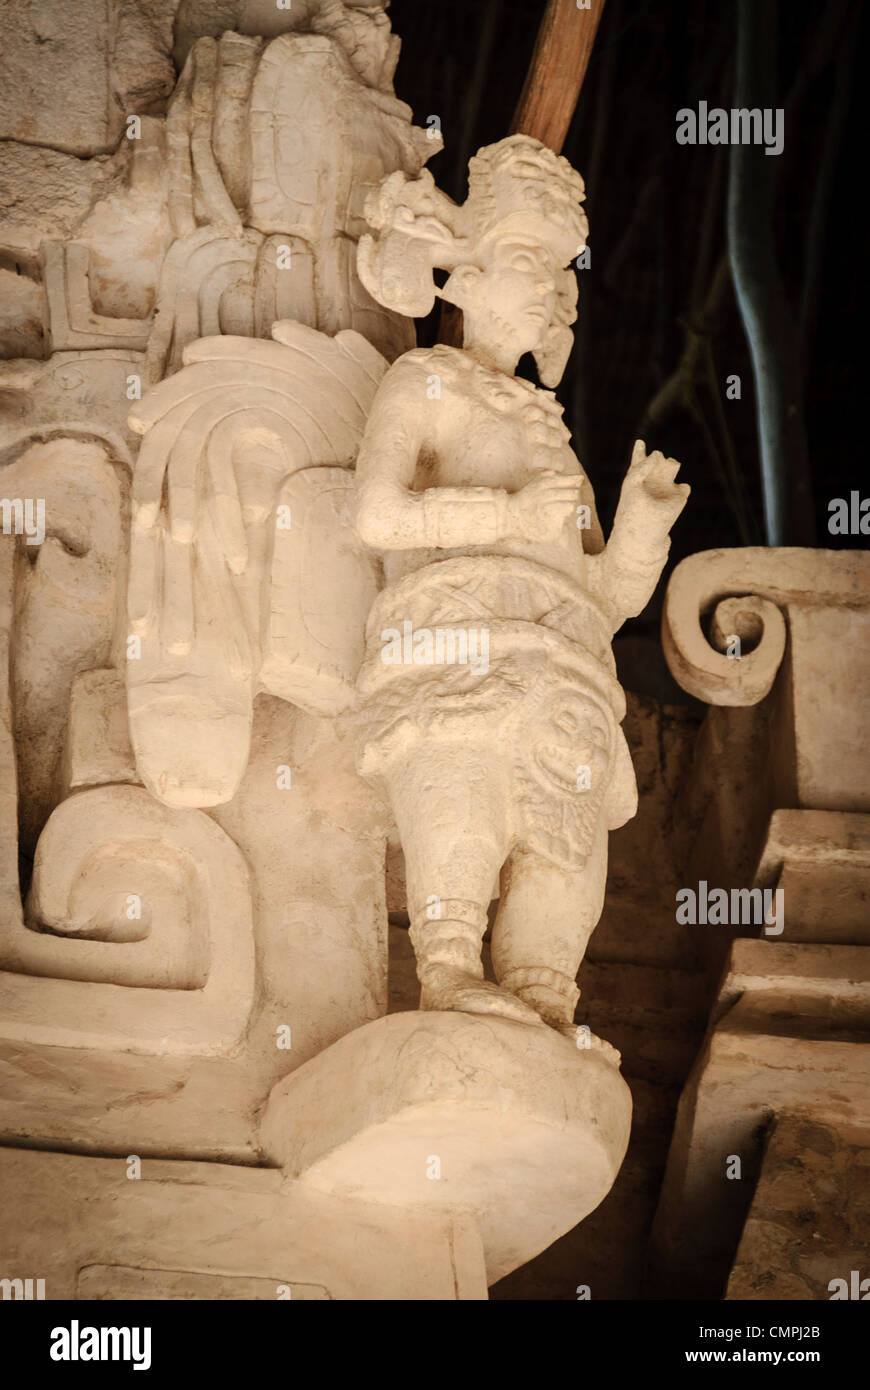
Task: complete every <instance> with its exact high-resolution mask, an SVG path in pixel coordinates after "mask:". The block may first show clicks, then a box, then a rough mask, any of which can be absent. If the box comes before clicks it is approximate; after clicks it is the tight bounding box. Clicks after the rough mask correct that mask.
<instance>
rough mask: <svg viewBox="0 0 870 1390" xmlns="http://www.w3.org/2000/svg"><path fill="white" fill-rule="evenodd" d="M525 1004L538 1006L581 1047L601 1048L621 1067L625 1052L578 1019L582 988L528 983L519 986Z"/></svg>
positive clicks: (543, 1017) (559, 1030) (550, 1022)
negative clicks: (563, 990) (561, 989)
mask: <svg viewBox="0 0 870 1390" xmlns="http://www.w3.org/2000/svg"><path fill="white" fill-rule="evenodd" d="M517 994H518V995H519V996H520V997H521V999H522V1001H523V1002H524V1003H525V1004H528V1005H529V1006H530V1007H531V1008H533V1009H534V1010H535V1012H536V1013H537V1015H538V1017H539V1018H540V1019H541V1021H542V1022H543V1023H546V1024H547V1025H548V1026H549V1027H550V1028H555V1030H556V1032H557V1033H562V1034H563V1035H564V1036H565V1037H566V1038H568V1039H569V1041H570V1042H572V1043H573V1044H574V1046H575V1047H577V1048H579V1049H580V1050H581V1051H589V1052H597V1053H598V1054H599V1055H600V1056H602V1057H605V1058H606V1059H607V1061H609V1062H612V1063H613V1065H614V1066H615V1067H618V1066H619V1065H620V1063H621V1062H622V1055H621V1053H620V1052H619V1051H618V1050H617V1049H616V1048H615V1047H613V1045H612V1044H611V1043H609V1042H606V1041H605V1039H604V1038H599V1037H597V1036H596V1035H595V1033H593V1032H592V1029H591V1028H590V1027H589V1026H588V1025H587V1024H585V1023H575V1022H574V1008H575V1005H576V1002H577V999H578V997H579V991H578V990H576V989H574V990H572V991H571V994H570V995H567V994H563V993H560V992H559V990H557V989H555V988H553V987H552V986H550V985H546V984H533V985H524V986H523V987H522V988H521V989H518V990H517Z"/></svg>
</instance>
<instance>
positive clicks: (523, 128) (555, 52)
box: [438, 0, 604, 347]
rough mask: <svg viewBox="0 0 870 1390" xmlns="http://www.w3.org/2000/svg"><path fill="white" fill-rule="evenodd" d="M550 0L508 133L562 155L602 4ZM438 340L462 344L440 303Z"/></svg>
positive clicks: (452, 315) (452, 313) (450, 310)
mask: <svg viewBox="0 0 870 1390" xmlns="http://www.w3.org/2000/svg"><path fill="white" fill-rule="evenodd" d="M586 5H588V8H586V7H585V6H583V7H581V6H580V5H579V4H578V0H548V2H547V8H546V10H545V11H544V17H543V19H542V20H541V27H540V29H539V30H538V37H537V40H536V41H535V50H534V52H533V54H532V61H531V63H530V65H529V70H528V72H527V74H526V80H525V83H524V85H523V90H522V92H521V93H520V99H519V102H518V103H517V109H516V111H515V112H514V116H513V120H512V121H511V128H510V134H511V135H533V136H534V137H535V139H536V140H540V141H541V144H543V145H549V147H550V149H551V150H554V151H555V153H556V154H559V153H560V152H561V149H562V146H563V145H564V143H565V136H566V135H567V134H568V127H569V126H570V124H571V118H572V116H573V115H574V108H575V106H576V105H577V98H578V97H579V95H580V88H581V87H582V86H583V78H584V77H585V76H586V69H587V67H588V66H589V57H590V54H591V53H592V45H593V44H594V42H595V34H596V31H597V29H598V23H599V20H600V19H601V15H602V12H603V10H604V0H586ZM438 341H439V342H441V343H448V344H450V345H452V346H453V347H461V345H462V312H461V310H459V309H457V308H455V307H454V305H452V304H446V303H442V305H441V314H440V318H439V327H438Z"/></svg>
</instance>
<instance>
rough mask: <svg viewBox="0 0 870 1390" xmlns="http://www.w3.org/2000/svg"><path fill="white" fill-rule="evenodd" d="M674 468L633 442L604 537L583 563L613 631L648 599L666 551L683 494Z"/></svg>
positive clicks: (639, 442) (685, 494)
mask: <svg viewBox="0 0 870 1390" xmlns="http://www.w3.org/2000/svg"><path fill="white" fill-rule="evenodd" d="M679 467H680V465H679V464H678V463H677V461H676V459H668V458H665V457H664V455H663V454H661V453H659V451H658V450H656V451H655V452H654V453H652V454H647V451H646V445H645V444H644V442H643V440H642V439H638V440H637V441H636V443H635V446H634V451H633V453H632V456H631V465H630V467H629V470H628V472H627V473H626V475H625V479H624V481H623V484H622V491H621V493H620V496H619V505H618V507H617V509H616V516H615V518H614V521H613V530H612V531H611V533H610V539H609V540H608V542H607V545H606V546H605V548H604V550H603V551H602V552H601V554H600V555H593V556H591V557H590V561H589V586H590V589H591V590H592V591H593V593H594V594H595V595H596V597H597V598H598V600H599V602H600V603H601V605H602V607H603V608H604V609H605V611H606V612H607V613H609V614H610V616H611V620H612V623H613V630H614V631H616V629H617V628H619V627H621V626H622V624H623V623H624V622H625V620H626V618H634V617H637V615H638V613H641V612H642V611H643V609H644V608H645V607H646V605H647V604H648V603H649V600H650V599H651V597H652V594H653V590H654V589H655V586H656V584H657V583H658V581H659V576H660V575H661V572H662V570H663V569H664V566H665V561H666V560H667V558H668V551H669V550H670V548H671V542H670V530H671V527H672V526H673V524H674V522H675V521H676V519H677V517H678V516H679V515H680V512H681V511H682V510H683V508H684V507H685V505H686V501H687V499H688V496H689V491H690V489H689V485H688V483H678V482H675V481H674V480H675V478H676V475H677V472H678V470H679Z"/></svg>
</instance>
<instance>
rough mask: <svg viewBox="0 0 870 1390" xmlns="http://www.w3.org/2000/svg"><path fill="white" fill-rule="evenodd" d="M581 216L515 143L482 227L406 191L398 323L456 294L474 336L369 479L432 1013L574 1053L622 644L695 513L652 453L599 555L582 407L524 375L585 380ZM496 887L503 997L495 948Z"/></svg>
mask: <svg viewBox="0 0 870 1390" xmlns="http://www.w3.org/2000/svg"><path fill="white" fill-rule="evenodd" d="M583 194H584V188H583V181H582V179H581V178H580V176H579V175H578V174H577V173H576V172H575V171H574V170H573V169H572V168H571V166H570V165H569V164H568V162H567V161H566V160H565V159H564V158H562V157H560V156H556V155H555V154H553V153H552V151H550V150H548V149H547V148H546V147H544V146H543V145H541V144H540V143H539V142H538V141H536V140H534V139H531V138H529V137H526V136H519V135H516V136H511V137H509V138H507V139H505V140H502V141H500V142H499V143H498V144H496V145H492V146H489V147H488V148H486V149H483V150H481V151H480V152H479V153H478V154H477V155H476V156H475V157H474V158H473V159H472V160H471V164H470V175H469V195H468V199H467V201H466V203H465V204H464V205H463V206H462V207H458V206H456V205H455V204H454V203H452V202H451V201H450V200H449V199H448V198H446V197H445V196H444V195H443V194H441V193H440V192H439V191H438V190H437V189H436V188H435V185H434V182H433V180H432V177H431V175H430V174H428V173H426V172H424V173H422V174H421V175H420V177H419V178H416V179H409V178H407V177H406V176H405V175H403V174H402V173H396V174H393V175H392V176H391V177H390V178H388V179H387V180H386V181H385V182H384V183H383V184H382V186H381V188H380V190H379V192H378V193H376V194H374V195H372V197H371V198H370V199H369V203H368V208H367V211H368V216H369V221H370V223H371V225H372V227H373V229H374V232H375V235H374V236H368V237H364V238H363V239H362V240H361V243H360V249H359V268H360V274H361V277H362V280H363V283H364V284H365V285H366V288H367V289H368V290H369V292H370V293H371V294H372V295H373V297H374V298H376V299H378V300H379V301H380V302H381V303H383V304H385V305H387V306H388V307H390V308H395V309H399V310H400V311H402V312H404V313H408V314H423V313H426V312H427V311H428V309H429V308H431V306H432V304H433V303H434V297H435V295H436V294H438V295H440V297H441V298H443V299H445V300H447V301H448V302H450V303H452V304H455V305H457V306H458V307H459V308H460V309H461V310H462V313H463V319H464V340H463V342H464V345H463V347H462V349H459V348H454V347H449V346H444V345H438V346H435V347H433V348H428V349H417V350H413V351H411V352H408V353H406V354H405V355H404V356H403V357H401V358H400V359H399V360H398V361H397V362H396V363H395V364H394V365H393V366H392V367H391V368H390V370H389V371H388V372H387V374H386V376H385V377H384V379H383V381H382V383H381V385H380V387H379V389H378V392H377V395H376V397H375V400H374V403H373V405H372V409H371V412H370V414H369V417H368V422H367V425H366V430H365V434H364V438H363V443H362V447H361V450H360V454H359V458H358V462H357V475H356V476H357V487H358V498H359V501H358V511H357V529H358V532H359V534H360V536H361V538H362V539H363V540H364V541H365V542H366V543H367V544H368V545H369V546H370V547H371V548H372V549H374V550H376V551H378V552H381V553H382V554H383V563H384V574H385V581H386V585H385V588H384V589H383V591H382V593H381V594H380V595H379V597H378V599H377V600H376V602H375V604H374V605H373V607H372V610H371V613H370V615H369V620H368V628H367V647H366V658H365V662H364V664H363V668H362V671H361V673H360V678H359V682H358V688H359V691H360V695H361V700H362V706H361V718H362V720H363V733H362V737H361V744H360V760H359V766H360V770H361V772H362V773H363V775H364V776H366V777H368V778H371V779H373V780H374V781H376V782H377V783H378V784H379V785H381V786H382V787H383V788H384V790H385V791H386V794H387V796H388V798H389V801H390V803H391V805H392V809H393V812H394V815H395V818H396V822H397V825H398V830H399V834H400V837H401V841H402V845H403V848H404V853H405V859H406V866H407V881H408V910H409V915H410V920H411V935H412V939H413V942H414V947H415V951H416V955H417V964H418V974H419V977H420V980H421V984H422V1007H423V1008H429V1009H459V1010H465V1011H468V1012H471V1013H496V1014H501V1015H503V1016H505V1017H508V1018H513V1019H517V1020H521V1021H525V1022H534V1023H539V1022H540V1021H541V1019H543V1020H544V1021H545V1022H547V1023H549V1024H551V1025H553V1026H554V1027H557V1028H560V1029H562V1030H565V1031H569V1030H570V1029H571V1026H572V1020H573V1015H574V1007H575V1003H576V1000H577V997H578V991H577V988H576V985H575V977H576V974H577V969H578V967H579V964H580V961H581V959H582V957H583V953H584V950H585V947H586V943H587V940H588V938H589V936H590V934H591V932H592V930H593V928H594V927H595V925H596V923H597V921H598V918H599V915H600V913H601V908H602V902H603V895H604V884H605V877H606V860H607V833H608V831H609V830H611V829H613V828H615V827H617V826H620V825H622V824H624V822H625V821H627V820H628V819H630V818H631V816H633V815H634V813H635V810H636V804H637V793H636V787H635V781H634V775H633V770H632V767H631V761H630V757H629V753H628V748H627V745H626V742H625V738H624V735H623V733H622V730H621V728H620V721H621V719H622V717H623V715H624V712H625V702H624V696H623V692H622V689H621V688H620V686H619V683H618V681H617V679H616V675H615V664H614V660H613V655H612V652H611V639H612V637H613V634H614V632H615V631H616V630H617V629H618V628H619V627H620V625H621V624H622V623H623V622H624V620H625V619H626V618H628V617H630V616H633V615H635V614H637V613H639V612H640V611H641V610H642V609H643V607H644V606H645V604H646V603H647V601H648V600H649V598H650V596H651V594H652V591H653V589H654V587H655V584H656V582H657V580H658V578H659V575H660V573H661V570H662V567H663V565H664V562H665V559H666V556H667V553H668V549H669V539H668V533H669V530H670V528H671V526H672V524H673V522H674V521H675V519H676V517H677V516H678V515H679V513H680V511H681V510H682V508H683V506H684V505H685V501H686V497H687V495H688V492H689V488H688V486H687V485H685V484H678V483H676V482H675V481H674V478H675V475H676V473H677V469H678V467H679V465H678V464H677V463H676V462H675V461H674V460H672V459H665V458H663V457H662V455H661V454H658V453H653V454H651V455H648V454H647V453H646V449H645V447H644V445H643V443H642V441H638V442H637V444H636V445H635V449H634V455H633V458H632V461H631V467H630V469H629V471H628V474H627V476H626V478H625V481H624V483H623V487H622V493H621V497H620V501H619V506H618V509H617V513H616V518H615V521H614V525H613V530H612V533H611V536H610V539H609V541H608V542H607V544H606V545H604V543H603V537H602V533H601V529H600V526H599V524H598V520H597V517H596V513H595V502H594V497H593V493H592V488H591V485H590V483H589V480H588V479H587V477H586V474H585V473H584V471H583V468H582V467H581V465H580V463H579V461H578V459H577V457H576V456H575V454H574V452H573V450H572V449H571V445H570V436H569V433H568V430H567V429H566V427H565V425H564V423H563V420H562V408H561V406H560V405H559V404H558V402H557V401H556V400H555V397H554V396H553V394H552V392H551V391H548V390H544V389H541V388H538V387H535V386H533V385H531V384H530V383H529V382H527V381H525V380H522V379H520V378H519V377H517V376H516V375H515V372H516V369H517V363H518V362H519V359H520V357H521V356H522V355H523V354H524V353H533V354H534V355H535V358H536V360H537V362H538V366H539V370H540V372H541V376H542V379H543V380H544V381H545V382H546V383H547V385H548V386H553V385H555V384H556V382H557V381H558V380H559V378H560V376H561V373H562V370H563V369H564V366H565V363H566V360H567V356H568V353H569V352H570V347H571V333H570V324H571V323H572V322H573V319H574V317H575V315H576V301H577V281H576V275H575V273H574V270H573V267H572V266H571V261H572V258H573V257H574V256H576V255H577V254H578V253H579V252H580V251H581V250H582V248H583V245H584V244H585V238H586V235H587V231H588V227H587V222H586V218H585V216H584V213H583V210H582V207H581V200H582V198H583ZM566 267H567V268H566ZM435 269H440V270H442V271H445V270H446V271H448V272H449V278H447V280H446V283H444V285H443V287H442V288H441V289H440V290H439V289H437V288H436V285H435V281H434V275H433V272H434V270H435ZM499 876H500V878H501V901H500V906H499V910H498V915H497V917H496V921H495V926H494V930H493V939H492V958H493V965H494V970H495V974H496V977H497V980H498V982H499V983H498V984H497V985H495V984H492V983H490V982H487V981H485V980H484V979H483V967H482V965H481V958H480V951H481V940H482V937H483V934H484V931H485V929H486V926H487V909H488V906H489V903H490V900H491V899H492V898H493V896H495V893H496V892H497V889H496V888H495V887H494V885H496V884H497V883H498V880H499Z"/></svg>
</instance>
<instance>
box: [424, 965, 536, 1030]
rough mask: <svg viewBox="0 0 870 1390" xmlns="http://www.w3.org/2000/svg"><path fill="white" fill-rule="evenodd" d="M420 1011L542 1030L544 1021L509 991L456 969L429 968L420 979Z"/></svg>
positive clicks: (450, 966)
mask: <svg viewBox="0 0 870 1390" xmlns="http://www.w3.org/2000/svg"><path fill="white" fill-rule="evenodd" d="M421 985H422V990H421V994H420V1008H421V1009H437V1010H444V1011H447V1012H457V1013H465V1014H495V1015H496V1016H498V1017H500V1018H510V1019H513V1020H514V1022H516V1023H531V1024H532V1025H534V1026H536V1027H538V1028H540V1027H541V1026H542V1024H543V1021H544V1020H543V1019H542V1018H540V1017H539V1015H538V1014H537V1013H536V1012H535V1010H534V1009H533V1008H531V1007H530V1006H529V1005H528V1004H524V1003H523V1001H522V1000H521V999H518V998H517V997H516V995H515V994H509V993H508V991H507V990H506V989H500V988H499V986H498V985H493V984H490V982H489V981H488V980H483V979H479V978H478V977H477V976H476V975H473V974H471V972H470V971H466V970H460V969H459V968H458V967H457V966H455V965H429V966H427V967H426V969H425V970H424V971H423V973H422V976H421Z"/></svg>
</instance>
